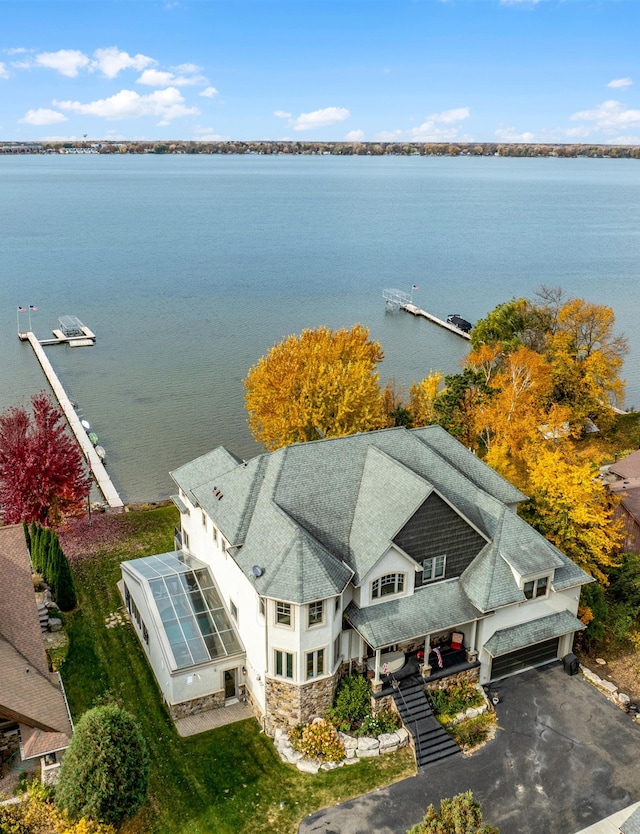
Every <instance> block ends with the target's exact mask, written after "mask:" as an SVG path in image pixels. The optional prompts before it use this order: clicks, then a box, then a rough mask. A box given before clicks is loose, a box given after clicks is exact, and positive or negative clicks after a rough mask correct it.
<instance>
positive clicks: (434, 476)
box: [172, 426, 589, 611]
mask: <svg viewBox="0 0 640 834" xmlns="http://www.w3.org/2000/svg"><path fill="white" fill-rule="evenodd" d="M172 475H173V478H174V480H175V481H176V483H177V484H178V486H179V487H180V489H181V490H182V492H183V493H184V494H185V495H187V496H189V497H190V498H191V500H192V501H193V502H194V503H196V504H197V505H199V506H201V507H202V508H203V509H204V510H205V512H206V513H207V514H208V515H209V516H210V518H211V519H212V520H213V523H214V524H215V525H216V526H217V527H218V528H219V529H220V530H221V532H222V534H223V535H224V537H225V538H226V539H227V541H228V542H229V543H230V544H231V545H232V546H233V547H232V551H231V552H232V554H233V556H234V558H235V559H236V561H237V563H238V565H239V566H240V567H241V569H242V570H243V571H244V573H245V575H246V576H247V577H248V578H249V579H250V580H251V581H252V582H253V583H254V584H255V588H256V590H257V592H258V593H259V594H261V595H263V596H269V597H272V598H275V599H282V600H286V601H290V602H295V603H307V602H311V601H313V600H316V599H323V598H326V597H329V596H332V595H336V594H339V593H341V592H342V591H343V590H344V588H345V587H346V586H347V584H348V583H349V582H350V581H353V582H354V584H356V585H359V584H360V583H361V582H362V581H363V580H364V578H365V577H366V576H367V574H368V573H369V571H371V569H372V568H373V567H374V566H375V564H376V563H377V562H378V560H379V559H380V558H381V557H382V556H383V555H384V554H385V553H386V552H387V551H388V550H389V548H390V547H391V545H392V543H393V542H394V541H396V540H400V541H401V545H400V546H401V547H402V549H403V550H404V551H405V552H408V551H407V545H406V536H400V533H401V531H403V529H404V530H407V529H408V526H407V525H409V524H410V520H411V519H413V518H423V519H428V518H429V517H431V516H429V512H433V516H432V517H433V519H434V521H435V519H436V516H437V519H438V523H437V524H434V527H433V538H432V540H431V541H430V546H431V548H432V550H434V552H440V553H446V552H447V550H448V547H449V546H450V545H451V542H452V541H453V539H454V538H455V540H456V541H457V542H460V541H462V540H463V539H464V535H465V534H464V528H466V529H467V530H470V529H471V528H473V531H474V532H473V537H474V542H475V544H474V545H473V548H471V550H470V551H469V552H470V556H469V559H468V561H467V562H466V563H465V564H464V565H462V567H461V568H460V571H461V572H462V571H463V569H464V568H467V565H469V562H471V561H472V560H473V559H474V558H475V560H476V562H477V564H476V562H474V563H473V565H471V566H469V568H468V573H467V574H466V576H465V578H464V580H463V582H462V584H461V587H462V588H463V589H464V590H465V591H466V592H467V593H468V594H469V598H470V600H471V601H472V602H473V604H474V606H475V607H477V608H478V609H480V610H482V611H486V610H490V609H492V608H494V607H498V606H500V605H506V604H509V603H511V602H517V601H520V600H521V599H522V594H521V591H520V590H519V589H518V587H517V581H516V579H515V576H514V575H513V572H512V571H511V568H513V570H514V571H516V572H517V573H518V574H520V575H521V576H526V575H535V574H538V575H540V574H542V573H543V572H547V571H548V572H550V573H552V572H553V570H554V569H561V570H562V569H565V568H566V559H565V558H564V557H562V555H561V554H559V553H558V551H557V550H556V548H554V547H553V545H551V544H550V543H549V542H547V540H546V539H544V538H543V537H542V536H541V535H540V534H539V533H537V532H536V531H535V530H534V529H533V528H532V527H530V526H529V525H528V524H527V523H526V522H525V521H523V520H522V519H520V518H519V517H518V516H517V514H516V513H515V512H513V511H512V510H511V509H508V507H511V506H513V505H514V504H515V503H517V502H518V501H521V500H523V499H524V498H525V497H526V496H524V495H523V493H521V492H520V491H519V490H517V489H515V487H513V486H511V484H509V483H508V482H507V481H505V480H504V479H503V478H502V477H500V476H499V475H498V474H497V473H496V472H494V471H493V470H492V469H490V468H489V467H488V466H487V465H486V464H484V463H483V462H482V461H481V460H479V459H478V458H477V457H476V456H475V455H473V454H472V453H471V452H470V451H469V450H468V449H466V448H465V447H464V446H462V444H460V443H458V441H456V440H455V439H454V438H452V437H451V436H450V435H449V434H447V432H446V431H444V429H442V428H441V427H440V426H426V427H424V428H420V429H413V430H409V429H405V428H394V429H386V430H382V431H377V432H369V433H364V434H355V435H350V436H347V437H339V438H332V439H326V440H317V441H314V442H313V443H299V444H294V445H292V446H287V447H285V448H282V449H278V450H277V451H275V452H272V453H267V454H263V455H259V456H258V457H256V458H254V459H253V460H252V461H249V462H247V463H245V462H244V461H240V460H238V459H237V458H235V457H234V456H233V455H230V454H229V453H228V452H226V451H225V450H221V449H217V450H216V451H215V452H211V453H209V454H208V455H204V456H203V457H202V458H199V459H198V460H197V461H193V462H192V463H190V464H187V465H186V466H183V467H180V469H177V470H175V472H173V473H172ZM440 501H444V502H445V503H446V504H448V505H449V507H450V508H452V511H451V512H449V513H447V512H445V511H444V508H442V511H439V510H438V509H437V506H436V504H437V503H438V502H440ZM429 502H431V503H429ZM434 502H435V503H434ZM427 506H431V507H432V511H425V512H423V511H422V508H426V507H427ZM427 524H428V521H427ZM430 529H431V528H430ZM461 536H462V538H460V537H461ZM484 542H490V543H491V549H489V550H486V549H485V544H484ZM465 547H466V545H465ZM469 547H470V545H469ZM463 549H464V548H463ZM467 549H469V548H467ZM478 554H482V555H481V556H479V555H478ZM410 555H411V554H410ZM428 555H430V554H427V556H428ZM423 558H424V557H423ZM455 558H456V560H459V559H460V553H459V552H458V553H457V555H456V557H455ZM452 561H453V559H452ZM255 565H258V566H259V567H260V568H262V570H263V573H262V575H261V576H254V574H253V571H252V568H253V566H255ZM509 566H511V567H509ZM576 571H579V569H577V568H576ZM579 575H580V574H578V573H576V574H575V576H576V577H578V576H579ZM581 575H582V582H583V583H584V582H587V581H589V578H588V577H587V576H586V574H581ZM578 584H580V583H579V582H578Z"/></svg>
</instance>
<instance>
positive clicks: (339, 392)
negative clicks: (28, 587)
mask: <svg viewBox="0 0 640 834" xmlns="http://www.w3.org/2000/svg"><path fill="white" fill-rule="evenodd" d="M383 358H384V354H383V352H382V348H381V347H380V345H379V344H378V342H374V341H372V340H371V339H370V338H369V331H368V330H367V328H366V327H363V326H362V325H360V324H356V325H354V326H353V327H352V328H351V329H350V330H346V329H344V328H343V329H342V330H330V329H329V328H328V327H318V328H315V329H314V330H304V331H303V332H302V333H301V334H300V335H299V336H287V337H286V338H285V339H283V340H282V341H281V342H279V343H278V344H277V345H274V346H273V347H272V348H271V350H270V351H269V352H268V353H267V354H266V356H263V357H262V358H261V359H260V360H259V361H258V363H257V364H256V365H254V366H253V367H252V368H250V370H249V373H248V374H247V377H246V379H245V380H244V387H245V390H246V393H245V407H246V409H247V413H248V415H249V417H248V421H247V422H248V423H249V427H250V429H251V433H252V434H253V436H254V438H255V439H256V440H257V441H258V442H259V443H262V444H264V446H265V447H266V448H267V449H268V450H269V451H273V450H274V449H279V448H280V447H281V446H287V445H289V444H291V443H297V442H304V441H310V440H317V439H318V438H321V437H340V436H342V435H346V434H353V433H354V432H363V431H372V430H374V429H379V428H383V427H384V426H386V425H388V418H387V416H386V415H385V413H384V409H383V402H382V397H381V393H380V382H379V377H378V372H377V366H378V364H379V363H380V362H381V361H382V359H383Z"/></svg>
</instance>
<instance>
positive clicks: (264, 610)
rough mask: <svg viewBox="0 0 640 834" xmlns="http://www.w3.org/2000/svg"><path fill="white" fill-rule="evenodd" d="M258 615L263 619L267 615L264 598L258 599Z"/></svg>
mask: <svg viewBox="0 0 640 834" xmlns="http://www.w3.org/2000/svg"><path fill="white" fill-rule="evenodd" d="M259 605H260V614H261V615H262V616H263V617H264V616H265V614H266V613H267V603H266V601H265V598H264V597H260V603H259Z"/></svg>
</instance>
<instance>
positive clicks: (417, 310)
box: [398, 304, 471, 341]
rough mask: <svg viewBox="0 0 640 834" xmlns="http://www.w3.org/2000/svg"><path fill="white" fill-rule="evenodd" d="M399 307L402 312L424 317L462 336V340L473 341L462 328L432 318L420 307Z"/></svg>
mask: <svg viewBox="0 0 640 834" xmlns="http://www.w3.org/2000/svg"><path fill="white" fill-rule="evenodd" d="M398 306H399V308H400V309H401V310H405V311H406V312H407V313H411V315H412V316H422V318H425V319H429V321H432V322H433V323H434V324H437V325H438V326H439V327H444V329H445V330H449V331H450V332H451V333H455V334H456V336H462V338H463V339H467V341H468V340H469V339H471V336H470V335H469V334H468V333H465V332H464V330H460V328H459V327H456V326H455V324H449V322H448V321H443V320H442V319H439V318H437V317H436V316H432V315H431V313H427V311H426V310H421V309H420V307H416V306H415V305H414V304H399V305H398Z"/></svg>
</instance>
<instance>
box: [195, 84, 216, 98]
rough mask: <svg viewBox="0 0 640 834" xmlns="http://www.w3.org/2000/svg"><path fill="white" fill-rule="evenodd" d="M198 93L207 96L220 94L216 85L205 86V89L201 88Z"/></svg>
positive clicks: (211, 96)
mask: <svg viewBox="0 0 640 834" xmlns="http://www.w3.org/2000/svg"><path fill="white" fill-rule="evenodd" d="M198 95H199V96H204V97H205V98H213V97H214V96H217V95H218V91H217V90H216V88H215V87H205V89H204V90H201V91H200V92H199V93H198Z"/></svg>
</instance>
